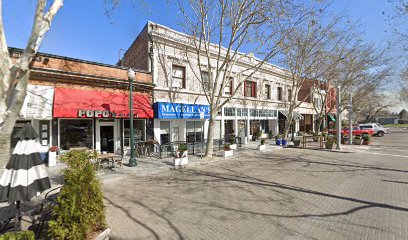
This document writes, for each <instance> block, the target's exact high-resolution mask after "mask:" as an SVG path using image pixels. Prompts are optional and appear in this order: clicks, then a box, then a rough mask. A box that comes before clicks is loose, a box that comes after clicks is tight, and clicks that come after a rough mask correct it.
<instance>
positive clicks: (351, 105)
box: [348, 93, 353, 145]
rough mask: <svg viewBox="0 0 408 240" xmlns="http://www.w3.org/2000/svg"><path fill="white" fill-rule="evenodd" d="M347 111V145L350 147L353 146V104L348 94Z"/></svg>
mask: <svg viewBox="0 0 408 240" xmlns="http://www.w3.org/2000/svg"><path fill="white" fill-rule="evenodd" d="M348 110H349V133H350V134H349V135H350V136H349V144H350V145H352V144H353V120H352V117H353V104H352V96H351V93H350V97H349V105H348Z"/></svg>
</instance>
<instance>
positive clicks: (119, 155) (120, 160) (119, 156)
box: [112, 149, 124, 167]
mask: <svg viewBox="0 0 408 240" xmlns="http://www.w3.org/2000/svg"><path fill="white" fill-rule="evenodd" d="M115 155H117V156H115V157H114V158H113V163H112V167H115V166H116V164H119V167H122V163H123V156H124V154H123V153H122V150H120V149H119V150H117V151H116V152H115Z"/></svg>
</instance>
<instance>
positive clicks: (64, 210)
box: [45, 150, 110, 239]
mask: <svg viewBox="0 0 408 240" xmlns="http://www.w3.org/2000/svg"><path fill="white" fill-rule="evenodd" d="M95 157H96V155H95V153H94V152H90V151H87V150H72V151H69V152H67V153H66V154H64V156H63V157H62V158H61V161H62V162H64V163H66V165H67V167H66V168H65V169H64V170H62V174H63V177H64V186H63V188H61V191H60V193H59V195H58V198H57V204H55V205H53V206H52V213H51V220H50V221H49V222H48V223H49V224H48V225H49V230H48V236H47V237H46V238H45V239H109V233H110V228H108V226H107V224H106V218H105V206H104V202H103V199H104V198H103V192H102V183H101V181H100V179H99V178H98V177H97V176H96V172H95V166H94V162H93V161H92V159H94V158H95ZM94 236H96V237H94Z"/></svg>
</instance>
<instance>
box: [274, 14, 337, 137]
mask: <svg viewBox="0 0 408 240" xmlns="http://www.w3.org/2000/svg"><path fill="white" fill-rule="evenodd" d="M322 13H323V10H320V9H319V10H318V13H317V14H311V15H308V21H307V24H304V25H300V26H298V27H297V28H295V30H294V31H292V32H291V33H290V34H289V35H288V36H287V37H286V39H285V40H284V41H283V42H282V43H281V45H280V46H281V48H282V53H283V54H282V59H281V63H282V65H283V66H284V67H285V68H286V69H287V70H288V71H289V73H290V74H289V75H290V76H289V80H288V81H289V87H290V89H291V92H292V94H291V96H290V99H288V101H287V111H288V113H287V116H286V120H285V128H284V131H283V136H282V138H283V139H286V138H287V135H288V133H289V130H290V125H291V124H292V121H293V117H294V112H295V110H296V109H297V108H298V107H300V106H301V105H302V104H303V103H304V102H312V101H313V99H312V97H313V96H312V94H311V93H312V92H315V91H313V89H320V88H321V85H322V83H321V82H320V81H319V79H321V77H322V76H323V74H324V73H325V71H324V69H323V68H322V66H323V63H324V62H325V57H326V56H325V54H324V51H327V52H331V51H333V50H334V47H333V46H328V44H327V43H328V42H329V40H330V39H331V38H333V36H332V33H333V30H334V28H335V27H336V25H337V24H338V23H339V20H340V19H339V18H337V17H335V18H334V19H333V20H331V21H329V22H328V23H326V24H324V23H323V21H322V18H321V16H322Z"/></svg>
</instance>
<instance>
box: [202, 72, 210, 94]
mask: <svg viewBox="0 0 408 240" xmlns="http://www.w3.org/2000/svg"><path fill="white" fill-rule="evenodd" d="M201 79H202V80H203V85H204V87H205V88H206V89H207V90H209V89H210V74H209V73H208V72H204V71H203V72H201Z"/></svg>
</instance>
